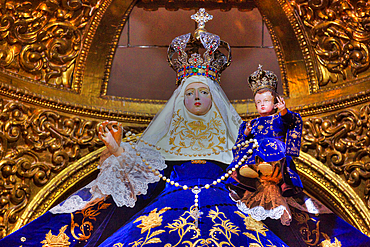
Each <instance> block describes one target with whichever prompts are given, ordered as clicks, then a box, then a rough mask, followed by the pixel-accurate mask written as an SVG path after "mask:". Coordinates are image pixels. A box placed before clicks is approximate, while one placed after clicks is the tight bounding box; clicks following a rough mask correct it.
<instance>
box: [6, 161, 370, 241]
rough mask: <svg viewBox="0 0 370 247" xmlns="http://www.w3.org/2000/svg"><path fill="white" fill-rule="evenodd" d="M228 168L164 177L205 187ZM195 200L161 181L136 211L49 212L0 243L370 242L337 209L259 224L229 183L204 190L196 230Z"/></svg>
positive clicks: (101, 206)
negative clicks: (60, 239) (239, 206)
mask: <svg viewBox="0 0 370 247" xmlns="http://www.w3.org/2000/svg"><path fill="white" fill-rule="evenodd" d="M222 167H226V165H223V164H217V165H216V164H215V162H204V164H202V163H200V164H199V163H195V164H193V163H192V162H186V163H184V164H181V163H180V165H177V164H176V165H174V166H173V170H172V171H171V166H170V168H169V169H167V170H166V171H165V175H166V176H169V173H171V175H170V176H171V180H173V181H178V182H179V183H180V184H181V185H185V184H186V185H188V186H194V185H197V186H202V185H204V184H206V183H208V184H210V183H212V182H213V181H214V180H215V179H217V178H219V177H220V176H221V175H222V174H223V173H224V170H223V168H222ZM77 193H78V194H79V195H80V196H82V197H89V196H90V195H89V192H88V190H80V191H79V192H77ZM148 203H149V204H148ZM193 204H194V194H193V193H192V192H191V190H183V189H182V188H180V187H175V186H172V185H168V184H166V185H165V183H164V182H163V181H161V182H158V183H157V184H153V186H151V189H150V190H149V193H148V195H145V196H139V197H138V201H137V203H136V205H135V207H134V208H127V207H122V208H119V207H117V206H116V205H115V204H114V202H113V200H112V199H111V198H108V199H107V200H105V201H101V202H99V203H97V204H96V205H94V206H92V207H89V208H87V209H85V210H83V211H78V212H75V213H70V214H51V213H50V212H47V213H45V214H44V215H43V216H41V217H39V218H38V219H36V220H34V221H32V222H31V223H29V224H27V225H26V226H24V227H22V228H21V229H19V230H18V231H16V232H14V233H13V234H10V235H9V236H7V237H5V238H4V239H2V240H0V246H6V247H8V246H9V247H12V246H17V247H18V246H22V247H34V246H44V244H45V243H46V242H45V241H47V237H48V236H47V235H48V234H49V232H50V234H49V237H50V235H54V236H57V235H59V236H61V237H63V236H64V238H65V239H67V240H66V242H68V243H69V244H68V245H65V246H114V247H119V246H153V247H154V246H161V247H163V246H166V244H171V245H167V246H172V247H173V246H175V245H176V244H177V243H179V244H178V245H177V246H192V245H191V244H194V245H193V246H194V247H195V246H197V247H199V246H203V247H204V246H221V242H222V243H223V245H222V246H238V247H242V246H245V247H247V246H249V245H250V244H251V243H259V244H260V246H273V245H275V246H290V247H295V246H297V247H300V246H302V247H303V246H308V245H309V244H312V245H310V246H318V244H319V243H321V242H322V241H324V240H325V239H326V237H328V238H330V241H331V242H332V243H333V242H334V241H335V238H337V239H338V241H341V243H342V246H350V247H351V246H353V247H355V246H356V247H360V246H363V247H364V246H370V239H369V238H368V237H367V236H365V235H363V234H362V233H361V232H360V231H358V230H357V229H355V228H354V227H352V226H351V225H349V224H347V223H346V222H344V221H343V220H341V219H340V218H339V217H337V216H336V215H334V214H330V215H319V216H316V215H310V214H307V213H304V212H300V211H299V210H296V211H295V213H293V221H292V223H291V226H289V227H287V226H282V225H281V224H280V221H277V220H266V221H265V222H264V223H265V224H263V223H262V222H257V221H255V220H253V219H252V218H251V217H249V216H247V215H244V214H242V213H241V212H240V211H238V209H237V207H236V206H235V202H234V201H232V200H231V199H230V197H229V191H228V190H227V188H226V186H225V184H223V183H220V184H218V185H217V186H211V187H210V188H209V189H202V191H201V193H200V194H199V206H200V211H201V212H202V213H203V214H201V215H200V216H201V217H200V218H199V221H198V227H195V223H196V217H192V216H190V213H189V212H190V211H189V209H190V207H191V206H192V205H193ZM302 219H306V221H302ZM318 222H320V227H319V229H317V223H318ZM81 226H83V227H81ZM302 229H305V231H302ZM82 230H83V231H82ZM61 233H62V234H61ZM317 233H318V234H317ZM63 234H64V235H63ZM109 236H110V237H109ZM49 239H51V238H49ZM207 243H208V244H207ZM144 244H145V245H144ZM231 244H232V245H231ZM45 246H47V245H45Z"/></svg>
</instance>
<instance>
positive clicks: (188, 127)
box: [169, 110, 226, 153]
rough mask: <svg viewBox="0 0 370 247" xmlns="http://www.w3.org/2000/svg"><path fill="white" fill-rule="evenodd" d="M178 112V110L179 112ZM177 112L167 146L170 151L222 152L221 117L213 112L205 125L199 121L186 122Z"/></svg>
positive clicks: (224, 140)
mask: <svg viewBox="0 0 370 247" xmlns="http://www.w3.org/2000/svg"><path fill="white" fill-rule="evenodd" d="M179 111H180V110H179ZM179 111H177V113H176V114H175V115H174V118H173V122H172V126H173V127H174V128H173V129H172V130H171V131H170V135H171V137H170V139H169V145H171V146H172V147H171V149H170V151H174V152H176V153H180V152H182V149H183V148H185V149H186V148H190V149H191V150H193V151H206V150H209V151H212V152H217V151H222V150H224V148H223V147H222V145H223V144H225V143H226V138H225V137H224V136H225V130H221V128H220V127H221V121H222V120H221V116H220V115H219V114H218V113H216V112H214V116H213V117H212V118H211V120H210V121H209V122H207V124H205V123H204V122H203V121H201V120H197V121H192V122H189V121H186V120H185V119H184V118H183V117H181V116H180V115H179Z"/></svg>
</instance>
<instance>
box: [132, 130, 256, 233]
mask: <svg viewBox="0 0 370 247" xmlns="http://www.w3.org/2000/svg"><path fill="white" fill-rule="evenodd" d="M125 135H126V139H127V140H128V141H130V139H131V138H130V136H131V135H132V136H133V137H135V134H133V133H131V132H130V131H129V132H127V133H126V134H125ZM140 142H143V143H144V144H147V145H149V146H150V147H155V148H156V149H157V150H160V149H161V147H159V146H155V145H152V144H148V143H147V142H144V141H143V140H140ZM250 143H253V145H252V147H251V148H250V149H248V151H247V153H248V154H249V155H252V153H253V149H256V148H258V142H257V139H250V140H247V141H246V142H242V143H239V144H237V145H235V146H233V147H232V149H234V150H235V149H236V148H240V147H244V146H246V145H249V144H250ZM129 144H130V145H131V148H132V149H134V150H135V149H137V148H136V143H134V142H133V141H130V142H129ZM229 150H231V149H228V150H227V151H229ZM225 152H226V151H225ZM215 153H216V152H215ZM216 154H217V153H216ZM136 155H137V156H139V157H140V158H141V160H142V161H143V162H144V164H145V165H146V166H147V168H148V169H149V170H150V171H151V172H153V173H154V174H155V175H156V176H158V177H159V178H160V179H162V180H163V181H165V182H166V183H169V184H171V185H174V186H176V187H181V188H182V189H183V190H191V191H192V193H193V194H194V204H193V205H192V206H190V210H189V212H190V216H191V217H192V218H193V219H194V225H195V227H196V228H198V225H199V218H201V215H202V214H203V212H201V211H200V207H199V194H200V192H201V191H202V189H209V188H210V187H211V186H212V185H217V184H219V183H221V182H222V181H224V180H225V179H226V178H228V177H229V176H230V175H231V174H232V173H233V172H234V171H236V169H238V168H239V167H240V166H242V165H243V163H244V162H245V160H246V159H247V158H248V156H247V155H244V156H243V157H242V158H241V159H240V161H239V162H238V163H237V164H236V165H235V166H234V167H233V168H231V169H229V170H228V171H226V173H225V174H223V175H222V176H221V177H220V178H218V179H216V180H214V181H213V182H212V183H210V184H206V185H204V186H202V187H198V186H193V187H191V186H188V185H186V184H185V185H180V184H179V183H178V182H175V181H172V180H171V179H169V178H167V177H166V176H163V175H162V174H161V173H160V172H159V171H158V170H157V169H154V168H153V167H152V166H151V165H150V164H149V162H147V160H146V159H145V158H142V157H141V153H140V152H138V151H137V152H136ZM194 156H195V155H194ZM199 156H202V155H199ZM204 156H206V155H204Z"/></svg>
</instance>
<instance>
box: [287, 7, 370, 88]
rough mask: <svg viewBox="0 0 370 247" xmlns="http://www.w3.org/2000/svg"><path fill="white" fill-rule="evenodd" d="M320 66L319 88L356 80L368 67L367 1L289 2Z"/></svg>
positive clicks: (369, 63) (369, 39)
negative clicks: (301, 24)
mask: <svg viewBox="0 0 370 247" xmlns="http://www.w3.org/2000/svg"><path fill="white" fill-rule="evenodd" d="M290 3H291V5H292V6H293V7H294V8H295V10H296V12H297V13H298V15H299V16H300V17H301V19H302V23H303V24H304V25H305V27H306V31H307V33H308V34H310V35H309V39H310V41H311V43H312V47H313V49H314V52H315V54H316V57H317V60H318V62H319V63H320V67H319V71H320V78H319V86H321V87H323V86H326V85H328V84H329V83H338V82H339V81H344V80H346V79H352V78H354V77H357V76H358V75H359V74H360V73H363V72H365V71H367V70H368V69H369V67H370V59H369V55H370V54H369V48H368V43H369V41H370V35H369V34H370V32H369V31H370V30H369V27H368V20H369V9H370V5H369V3H368V1H325V0H318V1H315V0H303V1H293V0H291V1H290Z"/></svg>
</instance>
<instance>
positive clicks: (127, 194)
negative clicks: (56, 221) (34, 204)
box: [50, 143, 167, 214]
mask: <svg viewBox="0 0 370 247" xmlns="http://www.w3.org/2000/svg"><path fill="white" fill-rule="evenodd" d="M121 147H122V148H123V149H124V152H123V153H122V154H121V155H120V156H119V157H115V156H114V155H111V156H109V157H108V158H107V159H106V160H105V161H104V162H103V163H102V164H101V165H100V166H99V167H98V168H99V169H100V173H99V175H98V177H97V178H96V179H95V180H94V181H92V182H91V183H90V184H88V185H87V186H86V187H85V188H90V191H89V192H90V193H91V197H90V199H89V200H88V201H84V200H83V199H82V198H81V197H80V196H79V195H78V192H77V193H75V194H74V195H72V196H71V197H69V198H68V199H67V200H65V201H64V202H62V203H61V204H59V205H57V206H55V207H54V208H52V209H51V210H50V212H51V213H53V214H60V213H72V212H76V211H78V210H81V209H83V208H84V207H85V206H86V205H87V204H88V203H89V202H91V201H93V200H95V199H97V198H102V197H105V196H108V195H111V196H112V198H113V200H114V202H115V203H116V204H117V206H118V207H122V206H127V207H134V206H135V202H136V196H138V195H145V194H146V193H147V191H148V184H149V183H154V182H158V181H159V177H158V176H156V175H154V173H153V172H152V171H150V170H149V169H148V166H146V165H145V164H144V162H143V160H142V159H146V161H147V162H148V163H149V164H150V166H151V167H152V168H153V169H157V170H159V171H161V170H163V169H165V168H166V167H167V165H166V164H165V160H164V158H163V157H162V155H161V154H160V153H159V152H158V151H156V150H153V149H149V148H143V147H140V148H138V149H137V150H136V149H133V148H132V147H131V145H129V144H128V143H121ZM137 153H140V156H138V155H137Z"/></svg>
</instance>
